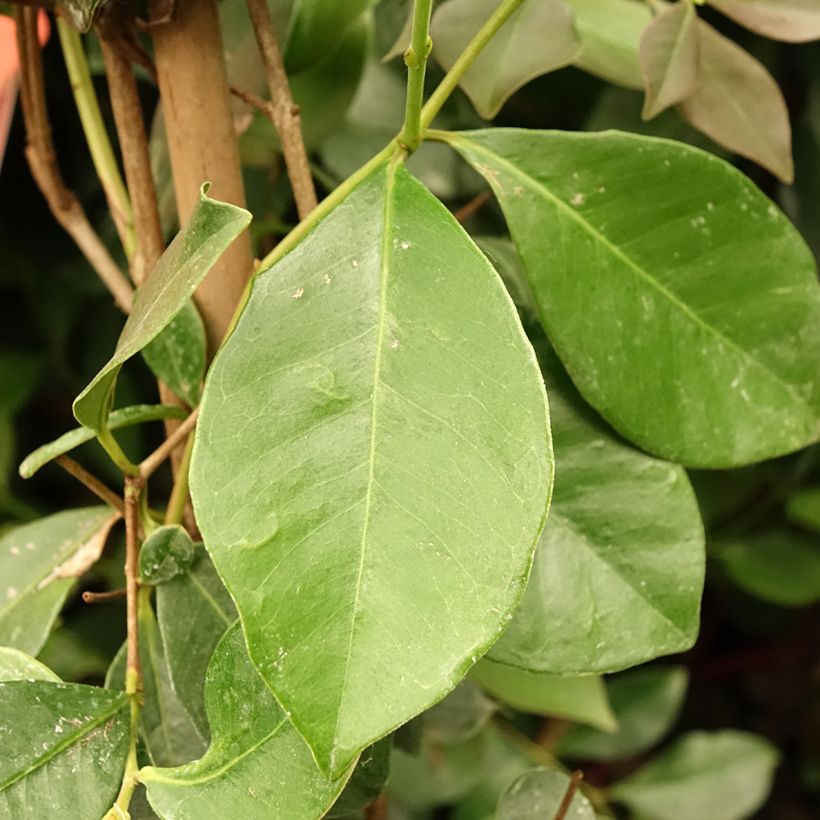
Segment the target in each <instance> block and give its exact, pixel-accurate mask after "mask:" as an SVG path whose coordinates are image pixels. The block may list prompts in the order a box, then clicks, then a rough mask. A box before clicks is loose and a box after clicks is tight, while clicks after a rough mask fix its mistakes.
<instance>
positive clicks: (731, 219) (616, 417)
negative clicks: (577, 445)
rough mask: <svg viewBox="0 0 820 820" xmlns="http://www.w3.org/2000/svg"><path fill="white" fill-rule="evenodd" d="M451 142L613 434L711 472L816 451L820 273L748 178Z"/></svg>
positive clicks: (635, 157)
mask: <svg viewBox="0 0 820 820" xmlns="http://www.w3.org/2000/svg"><path fill="white" fill-rule="evenodd" d="M445 138H446V139H448V140H449V141H450V142H451V143H452V144H453V145H454V147H455V148H456V149H457V150H458V151H460V152H461V153H462V154H463V155H464V156H465V157H466V158H467V159H468V160H469V161H470V162H471V164H472V165H473V167H475V168H476V170H478V171H480V172H481V173H482V174H483V175H484V176H485V177H486V178H487V181H488V182H489V183H490V184H491V185H492V187H493V190H494V191H495V193H496V196H497V197H498V198H499V201H500V202H501V205H502V208H503V209H504V213H505V216H506V218H507V222H508V224H509V226H510V230H511V232H512V235H513V238H514V240H515V241H516V245H517V247H518V250H519V253H520V255H521V259H522V263H523V265H524V269H525V271H526V273H527V276H528V278H529V281H530V285H531V287H532V290H533V292H534V294H535V297H536V300H537V302H538V308H539V313H540V317H541V321H542V322H543V324H544V326H545V328H546V330H547V332H548V335H549V337H550V340H551V342H552V343H553V345H554V346H555V348H556V351H557V352H558V354H559V356H560V357H561V359H562V361H563V362H564V364H565V365H566V366H567V369H568V370H569V372H570V375H571V376H572V378H573V381H574V382H575V384H576V385H577V386H578V388H579V389H580V391H581V393H582V394H583V395H584V397H585V398H586V400H587V401H589V402H590V404H592V405H593V406H594V407H595V408H596V409H597V410H598V411H599V412H600V413H601V414H602V415H603V416H604V417H605V418H606V419H607V420H608V421H609V422H610V423H611V424H612V425H613V426H614V427H615V428H616V429H617V430H618V431H619V432H621V433H622V434H623V435H624V436H626V437H627V438H628V439H630V440H632V441H634V442H636V443H637V444H639V445H640V446H642V447H644V448H645V449H648V450H650V451H652V452H654V453H656V454H658V455H661V456H663V457H665V458H669V459H670V460H672V461H678V462H680V463H683V464H687V465H688V466H703V467H727V466H738V465H741V464H747V463H750V462H754V461H759V460H763V459H767V458H772V457H774V456H777V455H782V454H784V453H788V452H791V451H793V450H796V449H799V448H801V447H804V446H805V445H807V444H809V443H811V442H813V441H815V440H816V439H817V437H818V435H820V376H819V375H818V370H817V366H816V363H817V361H818V359H820V286H818V282H817V272H816V267H815V263H814V259H813V257H812V255H811V252H810V251H809V249H808V247H807V246H806V245H805V243H804V242H803V240H802V239H801V238H800V236H799V234H798V233H797V231H796V230H795V229H794V228H793V227H792V225H791V224H790V223H789V222H788V221H787V220H786V218H785V217H784V216H783V214H782V213H781V212H780V211H779V210H778V209H777V207H776V206H775V205H774V204H773V203H772V202H771V201H770V200H768V199H767V198H766V197H765V196H764V195H763V194H762V193H761V192H760V191H759V190H758V189H757V188H756V187H755V186H754V185H753V184H752V183H751V182H750V181H749V180H748V179H746V178H745V177H744V176H742V175H741V174H740V173H739V172H738V171H736V170H735V169H734V168H732V167H731V166H729V165H727V164H726V163H724V162H722V161H721V160H718V159H716V158H715V157H713V156H711V155H709V154H706V153H704V152H702V151H699V150H696V149H694V148H690V147H688V146H684V145H680V144H676V143H671V142H667V141H664V140H657V139H650V138H647V137H638V136H633V135H628V134H621V133H617V132H604V133H600V134H571V133H562V132H552V131H539V132H536V131H520V130H514V129H503V128H495V129H493V130H492V131H474V132H467V133H463V134H458V135H448V136H447V137H445ZM647 177H651V178H652V180H653V184H652V185H651V186H647V185H646V179H647ZM590 327H594V328H595V332H594V333H590V332H589V328H590ZM647 408H651V410H652V412H647Z"/></svg>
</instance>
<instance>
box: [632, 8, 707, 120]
mask: <svg viewBox="0 0 820 820" xmlns="http://www.w3.org/2000/svg"><path fill="white" fill-rule="evenodd" d="M697 23H698V15H697V13H696V12H695V7H694V5H693V4H692V3H690V2H684V3H675V4H674V5H672V6H668V7H667V8H665V9H663V10H662V11H661V12H660V13H659V14H658V16H657V17H655V19H654V20H653V21H652V22H651V23H650V24H649V25H648V26H647V28H646V31H644V33H643V37H642V38H641V45H640V59H641V71H642V72H643V76H644V83H645V87H646V101H645V103H644V109H643V118H644V119H645V120H649V119H652V117H655V116H657V115H658V114H660V113H661V111H663V110H665V109H666V108H669V107H670V106H672V105H675V104H676V103H679V102H681V101H682V100H685V99H686V98H687V97H688V96H690V95H691V94H692V93H693V92H694V90H695V87H696V86H697V81H698V66H699V61H700V41H699V38H698V25H697Z"/></svg>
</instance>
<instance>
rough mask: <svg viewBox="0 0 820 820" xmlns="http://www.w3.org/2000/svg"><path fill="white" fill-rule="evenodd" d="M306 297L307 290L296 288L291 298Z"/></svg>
mask: <svg viewBox="0 0 820 820" xmlns="http://www.w3.org/2000/svg"><path fill="white" fill-rule="evenodd" d="M304 295H305V289H304V288H296V290H295V291H293V293H291V295H290V298H291V299H301V298H302V297H303V296H304Z"/></svg>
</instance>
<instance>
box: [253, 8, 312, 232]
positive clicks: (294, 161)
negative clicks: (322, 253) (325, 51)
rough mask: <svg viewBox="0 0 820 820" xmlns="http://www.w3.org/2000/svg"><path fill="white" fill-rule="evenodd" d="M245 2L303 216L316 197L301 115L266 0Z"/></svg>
mask: <svg viewBox="0 0 820 820" xmlns="http://www.w3.org/2000/svg"><path fill="white" fill-rule="evenodd" d="M245 2H246V4H247V6H248V14H249V15H250V18H251V22H252V23H253V29H254V32H255V34H256V42H257V43H258V44H259V51H260V53H261V55H262V61H263V62H264V64H265V71H266V72H267V75H268V86H269V87H270V93H271V104H270V107H269V113H270V118H271V122H272V123H273V125H274V128H276V131H277V133H278V134H279V141H280V142H281V143H282V153H283V154H284V155H285V165H286V166H287V169H288V177H289V178H290V184H291V188H292V189H293V198H294V199H295V200H296V209H297V211H298V212H299V218H300V219H304V218H305V217H306V216H307V215H308V214H309V213H310V212H311V211H312V210H313V209H314V208H315V207H316V205H317V200H316V189H315V188H314V187H313V177H312V176H311V175H310V163H309V162H308V156H307V150H306V149H305V142H304V139H303V138H302V118H301V116H300V115H299V108H298V106H297V105H295V104H294V102H293V97H292V96H291V93H290V86H289V85H288V77H287V74H286V73H285V64H284V62H283V60H282V52H281V50H280V48H279V43H278V42H277V40H276V35H275V34H274V33H273V23H272V21H271V16H270V11H269V9H268V4H267V2H266V0H245Z"/></svg>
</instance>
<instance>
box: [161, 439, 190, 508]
mask: <svg viewBox="0 0 820 820" xmlns="http://www.w3.org/2000/svg"><path fill="white" fill-rule="evenodd" d="M193 451H194V436H188V442H187V444H186V445H185V450H184V451H183V453H182V460H181V461H180V462H179V469H178V470H177V477H176V481H174V487H173V489H172V490H171V497H170V498H169V499H168V507H167V508H166V510H165V524H180V523H182V519H183V518H184V517H185V507H186V505H187V504H188V477H189V474H190V469H191V454H192V453H193Z"/></svg>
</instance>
